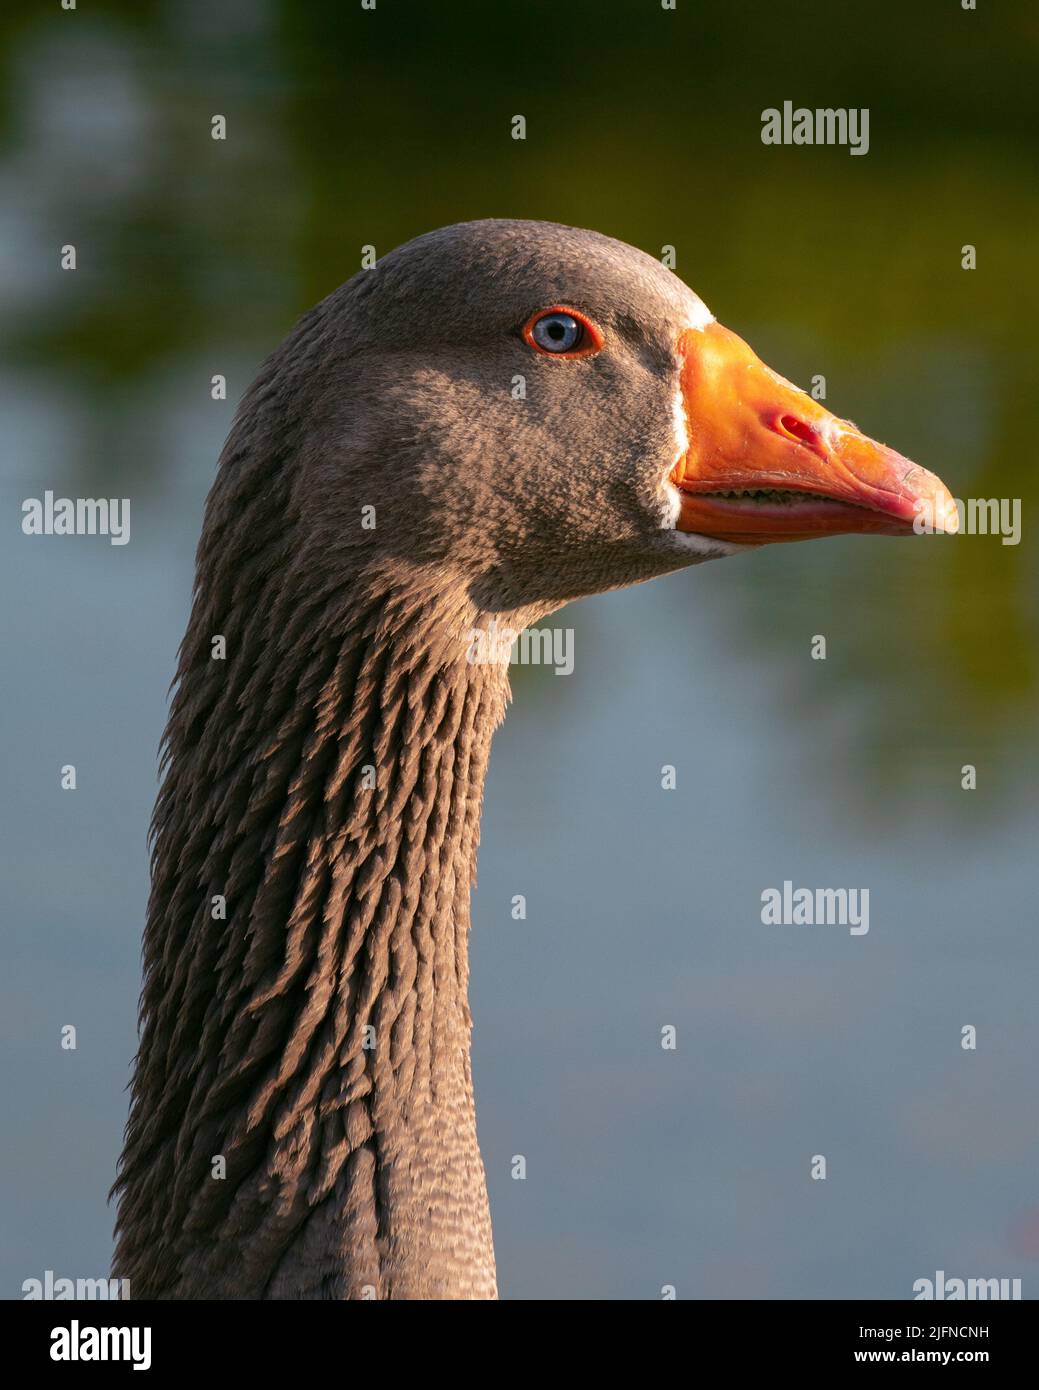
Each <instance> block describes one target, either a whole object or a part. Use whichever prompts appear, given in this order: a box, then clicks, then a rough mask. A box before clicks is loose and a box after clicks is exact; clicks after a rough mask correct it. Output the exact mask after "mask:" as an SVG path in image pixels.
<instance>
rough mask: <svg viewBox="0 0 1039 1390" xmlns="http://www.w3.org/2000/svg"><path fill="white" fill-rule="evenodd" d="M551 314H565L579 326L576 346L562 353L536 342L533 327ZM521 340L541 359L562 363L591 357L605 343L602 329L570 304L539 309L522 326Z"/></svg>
mask: <svg viewBox="0 0 1039 1390" xmlns="http://www.w3.org/2000/svg"><path fill="white" fill-rule="evenodd" d="M552 314H565V315H566V316H567V317H568V318H571V319H573V320H574V322H575V323H576V324H578V325H579V326H580V328H581V330H582V331H581V337H580V339H579V340H578V342H577V344H576V346H574V347H572V348H567V349H565V350H563V351H556V350H555V349H553V348H550V347H545V346H544V345H543V344H542V343H540V342H538V340H537V338H535V336H534V328H535V325H537V324H539V323H540V322H541V320H542V319H545V318H548V317H549V316H550V315H552ZM523 340H524V342H525V343H526V344H527V346H528V347H532V348H533V349H534V351H535V352H537V353H540V354H541V356H542V357H555V358H562V359H563V360H564V361H566V360H570V359H572V358H574V357H591V356H592V355H593V354H594V353H596V352H598V351H599V349H600V348H601V347H602V345H603V342H604V341H605V339H604V338H603V332H602V329H601V328H600V327H599V325H598V324H597V323H595V322H594V321H593V320H592V319H590V318H589V317H588V315H587V314H582V313H581V311H580V309H575V308H573V306H572V305H570V304H549V305H548V306H547V308H544V309H539V310H538V311H537V313H536V314H531V316H530V318H529V319H528V320H527V321H526V323H525V324H524V325H523Z"/></svg>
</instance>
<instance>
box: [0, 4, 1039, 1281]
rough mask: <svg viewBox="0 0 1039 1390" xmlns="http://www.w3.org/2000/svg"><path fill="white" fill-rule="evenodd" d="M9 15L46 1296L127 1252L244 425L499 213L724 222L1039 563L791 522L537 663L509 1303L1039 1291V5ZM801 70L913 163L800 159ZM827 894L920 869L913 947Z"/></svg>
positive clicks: (492, 860) (20, 1111) (766, 304)
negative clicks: (996, 1286)
mask: <svg viewBox="0 0 1039 1390" xmlns="http://www.w3.org/2000/svg"><path fill="white" fill-rule="evenodd" d="M0 37H2V43H0V51H2V54H3V58H2V60H0V61H2V64H3V98H2V108H0V293H2V299H3V303H2V311H0V312H2V323H3V334H2V339H3V341H2V344H0V353H2V360H0V407H2V410H3V430H2V498H0V500H2V512H3V544H2V548H0V586H2V592H3V595H4V600H3V604H2V621H3V632H2V634H0V642H2V646H0V653H2V662H0V683H2V709H3V715H4V717H3V745H4V747H3V761H4V791H3V798H2V806H0V814H2V817H3V823H2V826H0V871H2V879H3V970H2V973H0V1045H2V1051H3V1062H2V1075H0V1110H2V1113H3V1114H4V1115H5V1116H6V1117H7V1123H6V1124H5V1126H4V1128H5V1130H6V1142H5V1145H4V1148H5V1151H6V1152H5V1164H6V1166H7V1172H6V1173H5V1177H4V1188H3V1190H4V1193H5V1197H4V1201H3V1212H2V1249H0V1295H2V1296H3V1297H5V1298H17V1297H20V1296H21V1284H22V1281H23V1280H24V1279H27V1278H30V1277H42V1274H43V1271H44V1270H45V1269H52V1270H54V1271H55V1273H56V1274H58V1275H64V1276H70V1277H77V1276H80V1277H96V1276H101V1275H103V1274H105V1273H106V1271H107V1269H108V1263H109V1258H110V1249H111V1226H112V1221H113V1211H112V1209H110V1208H109V1207H107V1206H106V1194H107V1190H108V1187H109V1185H110V1183H111V1181H112V1178H113V1175H114V1171H115V1164H116V1159H117V1155H118V1152H119V1148H120V1140H121V1132H122V1126H123V1123H124V1120H125V1115H126V1094H125V1089H124V1088H125V1086H126V1083H127V1081H128V1080H129V1075H130V1064H131V1059H132V1056H133V1052H134V1049H135V1037H136V1032H135V1028H136V1024H135V1016H136V1001H137V992H138V988H139V949H140V932H141V927H142V924H143V917H144V906H145V899H146V893H147V852H146V831H147V824H148V819H149V815H150V811H151V803H152V801H153V798H154V795H155V790H156V767H157V759H156V753H157V747H158V742H159V738H160V734H161V731H162V727H163V724H164V720H165V708H166V691H167V686H168V684H169V681H170V679H171V677H172V675H173V671H174V665H175V654H176V648H177V644H178V642H179V640H180V636H181V633H182V631H183V627H184V624H185V621H186V617H187V612H188V604H189V598H190V587H191V580H192V565H193V551H194V546H195V543H196V540H197V536H198V530H199V525H200V520H201V512H202V505H203V500H204V497H205V494H206V491H207V489H208V487H209V484H210V481H211V479H212V476H213V470H214V464H215V461H216V458H217V455H218V453H219V449H220V446H221V443H222V441H223V438H224V436H225V434H226V432H227V430H228V427H229V425H230V421H231V418H232V414H233V410H234V407H235V404H236V402H237V400H238V398H239V397H240V396H241V394H242V392H243V391H244V389H245V388H246V386H247V385H248V383H249V381H250V379H251V378H252V376H253V375H254V373H255V371H256V368H257V366H258V365H259V362H260V361H261V360H262V358H263V357H264V356H265V355H266V354H267V353H268V352H269V351H270V350H271V349H272V348H273V347H274V346H275V345H276V344H277V342H278V341H279V340H280V339H281V338H282V337H283V336H284V334H285V333H286V332H287V331H288V329H289V328H290V326H291V325H292V323H293V322H294V320H295V319H296V318H297V317H298V316H299V315H300V314H301V313H302V312H303V311H304V310H305V309H307V308H308V307H309V306H310V305H311V304H312V303H314V302H315V301H316V300H317V299H319V298H321V297H322V296H323V295H325V294H326V293H328V292H329V291H330V290H331V289H333V288H334V287H335V286H336V285H337V284H339V283H340V282H341V281H343V280H345V279H347V278H348V277H349V276H350V275H352V274H353V273H354V272H355V271H356V270H357V269H358V268H359V265H360V256H361V247H362V246H363V245H365V244H368V243H371V244H374V245H375V246H376V248H377V250H378V252H379V253H383V252H386V251H388V250H390V249H391V248H392V247H393V246H395V245H397V244H398V243H400V242H402V241H404V240H406V239H408V238H410V237H412V236H414V235H416V234H418V233H420V232H422V231H425V230H428V229H429V228H431V227H435V226H438V225H441V224H444V223H450V222H455V221H460V220H463V219H468V218H474V217H485V216H499V217H532V218H547V219H551V220H556V221H561V222H568V223H573V224H576V225H579V226H587V227H594V228H596V229H597V230H599V231H602V232H606V233H609V234H611V235H613V236H616V237H619V238H621V239H623V240H625V241H628V242H631V243H633V244H635V245H637V246H640V247H642V248H643V249H644V250H646V251H648V252H650V253H651V254H653V255H658V256H659V255H660V252H661V248H662V247H663V246H665V245H672V246H674V247H675V248H676V251H677V271H678V273H679V274H680V275H681V276H682V277H683V278H684V279H686V280H687V281H688V283H689V284H690V285H691V286H692V287H693V288H694V289H695V290H696V291H697V292H698V293H699V294H700V295H701V296H702V297H703V298H704V299H705V300H706V302H707V303H708V305H709V306H710V307H711V309H712V310H713V311H714V312H715V313H716V314H717V315H718V317H719V318H720V319H721V321H722V322H724V323H725V324H726V325H727V326H729V327H731V328H733V329H735V330H736V331H737V332H739V333H740V334H741V335H743V336H744V337H746V338H747V339H748V340H749V341H750V342H751V343H752V344H753V346H754V347H755V349H756V350H757V351H758V352H759V353H760V354H761V355H762V357H763V358H764V359H765V360H766V361H767V362H768V363H769V364H770V365H771V366H773V367H774V368H775V369H776V370H778V371H780V372H782V373H783V374H784V375H786V376H788V377H789V378H790V379H792V380H794V381H796V382H799V383H801V384H803V385H807V384H808V383H809V382H810V380H811V378H812V377H813V376H814V375H816V374H820V373H821V374H823V375H825V377H826V381H827V386H828V391H827V397H826V404H827V405H828V406H829V407H830V408H831V409H833V410H834V411H836V412H837V413H838V414H839V415H843V416H848V417H850V418H852V419H854V420H856V421H857V422H858V423H859V424H860V425H862V427H863V428H864V429H866V430H867V432H868V433H870V434H871V435H874V436H875V437H877V438H880V439H883V440H886V441H889V442H890V443H892V444H894V445H895V446H896V447H897V448H899V449H900V450H901V451H903V452H904V453H906V454H908V455H909V456H910V457H912V458H914V459H916V460H917V461H918V462H920V463H922V464H924V465H926V466H927V467H929V468H932V469H934V470H935V471H937V472H939V473H940V475H941V476H942V478H943V479H944V480H945V481H946V482H947V483H948V485H949V486H950V488H951V490H952V492H953V493H954V494H955V495H956V496H957V497H1003V498H1021V499H1022V508H1023V533H1022V542H1021V544H1020V545H1017V546H1009V545H1002V544H1001V543H1000V539H999V537H993V536H961V537H957V538H935V539H926V540H924V539H921V540H919V541H917V540H912V541H892V540H886V539H873V540H870V539H865V538H861V537H852V538H847V539H838V540H830V541H825V542H820V543H817V544H815V545H811V546H804V547H798V546H777V547H774V548H772V549H771V550H766V551H764V552H762V553H760V554H757V555H753V556H750V557H742V558H739V559H734V560H729V561H726V562H724V563H718V564H712V565H707V566H703V567H701V568H699V569H694V570H691V571H688V572H686V573H684V574H680V575H677V576H674V577H672V578H670V579H668V580H663V581H657V582H656V583H653V584H651V585H647V586H643V587H641V588H639V589H635V590H631V591H628V592H625V593H618V594H610V595H606V596H603V597H602V598H599V599H595V600H590V601H586V602H584V603H582V604H580V605H577V606H575V607H572V608H570V609H568V610H566V611H565V612H564V613H562V614H561V615H559V616H558V617H557V618H556V619H555V620H554V621H555V622H557V623H559V624H560V625H563V626H571V627H573V628H574V629H575V631H576V639H575V642H576V669H575V671H574V674H573V675H572V676H570V677H567V678H565V679H561V678H558V677H556V676H554V675H553V674H552V673H551V671H548V670H537V669H533V668H526V669H520V670H517V671H516V672H515V678H514V690H515V695H516V699H515V704H514V706H513V709H512V712H511V713H510V716H509V719H508V721H507V722H506V725H505V727H504V728H503V730H502V731H501V732H500V733H499V734H498V736H497V739H496V747H495V753H494V758H493V759H492V767H491V775H490V780H489V784H488V793H487V803H486V811H485V817H484V826H483V841H482V849H481V860H480V883H479V888H478V890H477V893H476V897H475V904H474V933H473V961H472V966H473V998H472V1004H473V1011H474V1015H475V1021H476V1026H475V1035H474V1064H475V1071H476V1084H477V1111H478V1120H479V1127H480V1135H481V1141H482V1145H483V1150H484V1155H485V1160H486V1164H487V1170H488V1180H489V1185H490V1191H491V1204H492V1209H493V1213H494V1218H495V1235H496V1246H497V1253H498V1263H499V1276H500V1286H501V1292H502V1295H503V1296H504V1297H513V1298H533V1297H545V1298H581V1297H591V1298H658V1297H660V1290H661V1288H662V1287H663V1286H664V1285H673V1286H674V1287H675V1289H676V1292H677V1295H678V1296H679V1297H681V1298H704V1297H706V1298H710V1297H736V1298H780V1297H783V1298H850V1297H865V1298H908V1297H911V1296H912V1285H913V1282H914V1281H915V1280H916V1279H918V1278H924V1277H930V1278H933V1277H934V1274H935V1271H936V1270H938V1269H943V1270H945V1271H946V1273H947V1274H948V1276H949V1277H952V1276H954V1275H956V1276H960V1277H1021V1278H1022V1279H1023V1281H1024V1293H1025V1297H1032V1296H1034V1293H1035V1289H1036V1286H1037V1282H1039V1269H1037V1266H1036V1260H1037V1259H1039V1183H1037V1178H1036V1171H1037V1163H1036V1160H1037V1157H1039V1134H1037V1125H1036V1113H1037V1108H1036V1101H1037V1096H1036V1051H1037V1049H1036V1041H1037V1038H1036V1034H1037V1029H1039V1024H1037V1022H1036V1011H1035V984H1036V963H1037V955H1039V952H1037V947H1036V923H1037V907H1036V901H1037V889H1036V877H1035V862H1036V846H1037V841H1036V830H1037V819H1039V817H1037V811H1036V775H1037V759H1036V752H1037V747H1036V745H1037V732H1036V731H1037V722H1036V710H1037V703H1039V702H1037V646H1036V628H1037V592H1039V589H1037V583H1036V578H1037V576H1036V568H1037V565H1036V548H1035V544H1034V541H1033V539H1032V535H1033V533H1032V531H1031V518H1032V517H1033V516H1034V515H1035V512H1034V511H1033V508H1034V505H1035V500H1036V485H1035V439H1036V429H1037V425H1039V418H1037V415H1039V411H1037V403H1036V368H1037V353H1036V348H1035V336H1036V334H1035V325H1036V317H1037V308H1039V304H1037V298H1039V296H1037V284H1039V276H1037V273H1036V250H1037V244H1039V243H1037V235H1036V234H1037V225H1039V223H1037V210H1039V207H1037V205H1039V182H1037V177H1036V176H1037V172H1039V171H1037V158H1036V146H1035V107H1034V92H1035V86H1036V79H1037V66H1039V65H1037V53H1036V50H1037V41H1039V13H1037V12H1036V11H1035V9H1034V7H1030V6H1027V5H1025V4H1021V5H1018V6H1013V5H1001V6H995V5H984V4H983V5H981V6H980V8H979V11H978V12H977V13H970V12H964V11H962V10H961V8H960V6H959V5H958V4H955V3H949V2H948V0H943V2H942V3H938V0H921V2H920V3H917V4H915V5H913V6H911V7H910V6H897V7H892V6H877V5H875V4H873V3H871V0H857V2H856V3H846V4H843V5H840V6H833V5H831V4H829V3H827V2H826V0H796V3H795V2H794V0H786V2H785V3H784V2H783V0H780V2H779V3H769V4H746V3H744V4H737V3H728V2H727V0H726V3H723V2H722V0H712V2H711V3H692V0H678V8H677V10H675V11H674V12H668V11H665V10H663V9H662V7H661V5H660V3H659V0H617V2H616V3H605V2H603V3H598V4H591V3H579V2H578V0H552V3H544V2H542V0H526V3H520V2H519V0H495V3H494V4H493V5H491V4H488V5H480V6H477V5H475V4H458V3H450V0H440V3H438V4H437V5H435V6H433V5H422V4H419V3H413V2H412V0H378V5H377V9H376V10H375V11H374V12H366V11H363V10H362V9H361V7H360V4H359V0H358V3H343V0H327V3H317V2H316V0H310V3H308V4H306V5H299V4H295V5H294V4H291V3H290V0H221V3H220V4H218V5H214V4H212V3H209V2H208V0H206V2H205V3H204V2H203V0H161V2H159V0H138V3H134V4H133V5H130V4H112V3H104V0H91V2H90V3H89V4H87V3H81V4H80V5H79V7H78V8H77V9H76V10H75V11H69V12H66V11H63V10H62V9H61V8H60V7H59V5H58V3H57V0H55V3H53V4H51V5H49V6H47V7H40V6H35V5H28V4H24V3H23V4H15V5H11V6H7V7H5V9H4V12H3V17H2V18H0ZM786 99H790V100H792V101H793V102H794V104H795V105H804V106H809V107H815V106H828V107H838V106H840V107H868V108H869V110H870V113H871V116H870V148H869V153H868V155H866V156H864V157H853V156H851V155H850V154H849V152H848V150H847V149H846V148H842V147H839V146H833V147H793V148H786V147H766V146H763V145H762V143H761V140H760V131H761V112H762V110H763V109H764V108H766V107H770V106H777V107H781V106H782V103H783V101H784V100H786ZM215 114H221V115H224V116H225V117H226V120H227V139H226V140H225V141H222V142H219V141H214V140H212V139H211V138H210V122H211V117H212V116H213V115H215ZM516 114H523V115H525V116H526V118H527V126H528V134H527V139H526V140H525V141H524V142H519V141H514V140H513V139H512V138H510V128H511V118H512V117H513V116H514V115H516ZM68 243H72V244H74V245H75V246H76V248H77V260H78V265H77V269H76V270H75V272H74V273H72V272H63V271H61V270H60V269H59V249H60V248H61V247H62V246H63V245H65V244H68ZM966 243H971V244H973V245H975V246H976V247H977V258H978V261H977V269H976V270H974V271H965V270H963V269H961V265H960V248H961V246H963V245H964V244H966ZM215 373H220V374H224V375H226V377H227V381H228V399H227V400H226V401H214V400H212V399H211V396H210V379H211V377H212V376H213V374H215ZM47 488H51V489H53V491H54V492H55V494H56V495H58V496H61V495H67V496H73V497H75V496H87V497H89V496H109V497H115V496H118V497H122V496H128V497H130V498H131V500H132V540H131V542H130V544H129V545H126V546H111V545H110V544H109V543H108V541H107V540H105V539H104V538H101V537H66V538H60V539H59V538H56V537H33V538H29V537H25V536H23V534H22V532H21V527H20V523H21V515H22V513H21V503H22V501H23V499H25V498H27V497H42V495H43V491H44V490H45V489H47ZM816 634H821V635H825V636H826V638H827V644H828V655H827V659H826V660H825V661H814V660H812V659H811V657H810V650H811V642H812V638H813V636H815V635H816ZM65 763H74V764H75V765H76V767H77V774H78V789H77V790H76V791H75V792H74V793H70V792H64V791H62V790H61V789H60V785H59V768H60V766H61V765H62V764H65ZM967 763H970V764H973V765H975V766H976V768H977V790H975V791H964V790H962V789H961V771H960V769H961V767H962V766H963V765H964V764H967ZM664 764H673V765H674V766H675V768H676V769H677V787H676V788H675V790H673V791H663V790H662V789H661V767H662V765H664ZM785 879H790V880H792V881H793V882H794V884H795V885H799V886H802V885H803V886H812V887H815V886H830V887H838V886H847V887H860V888H862V887H865V888H868V889H869V890H870V931H869V934H868V935H866V936H862V937H852V936H850V934H849V933H848V931H847V929H844V928H838V927H829V928H827V927H814V928H794V927H786V928H779V927H765V926H762V924H761V921H760V910H761V892H762V890H763V889H765V888H767V887H781V886H782V883H783V881H784V880H785ZM514 893H524V894H525V895H526V896H527V900H528V917H527V920H526V921H525V922H514V921H513V920H512V918H511V915H510V905H511V898H512V895H513V894H514ZM69 1023H71V1024H74V1025H75V1026H76V1028H77V1030H78V1047H77V1050H76V1051H75V1052H65V1051H62V1050H61V1047H60V1029H61V1027H62V1026H63V1025H65V1024H69ZM669 1024H670V1025H673V1026H674V1027H675V1028H676V1030H677V1048H676V1050H675V1051H673V1052H672V1051H663V1050H662V1049H661V1045H660V1038H661V1029H662V1028H663V1027H664V1026H665V1025H669ZM968 1024H970V1025H973V1026H975V1027H976V1028H977V1030H978V1046H977V1050H976V1051H975V1052H968V1051H964V1050H963V1049H962V1048H961V1047H960V1030H961V1028H962V1027H964V1026H965V1025H968ZM514 1154H523V1155H525V1156H526V1159H527V1165H528V1177H527V1179H526V1181H525V1182H517V1181H513V1180H512V1179H511V1177H510V1164H511V1159H512V1156H513V1155H514ZM815 1154H823V1155H825V1156H826V1158H827V1163H828V1177H827V1180H826V1181H825V1182H813V1181H811V1180H810V1176H809V1172H810V1162H811V1159H812V1156H813V1155H815Z"/></svg>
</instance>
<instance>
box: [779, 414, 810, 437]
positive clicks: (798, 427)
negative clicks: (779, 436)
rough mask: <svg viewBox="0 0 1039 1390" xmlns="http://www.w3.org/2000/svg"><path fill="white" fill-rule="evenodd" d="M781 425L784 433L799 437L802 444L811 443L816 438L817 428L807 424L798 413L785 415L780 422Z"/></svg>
mask: <svg viewBox="0 0 1039 1390" xmlns="http://www.w3.org/2000/svg"><path fill="white" fill-rule="evenodd" d="M779 427H780V429H781V430H782V431H783V433H784V434H789V435H790V436H791V438H793V439H799V440H800V441H801V443H802V444H811V443H813V442H814V440H815V430H813V429H812V427H811V425H806V424H805V422H804V421H803V420H799V419H798V418H797V416H796V415H784V416H783V418H782V419H781V420H780V422H779Z"/></svg>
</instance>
